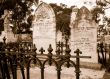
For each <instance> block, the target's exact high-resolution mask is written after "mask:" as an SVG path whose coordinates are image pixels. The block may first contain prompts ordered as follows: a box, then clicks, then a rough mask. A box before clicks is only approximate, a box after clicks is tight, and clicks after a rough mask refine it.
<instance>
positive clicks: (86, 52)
mask: <svg viewBox="0 0 110 79" xmlns="http://www.w3.org/2000/svg"><path fill="white" fill-rule="evenodd" d="M71 16H72V17H71V24H70V27H71V39H70V44H71V45H70V47H71V49H72V52H71V54H72V55H74V51H75V50H76V49H80V50H81V51H82V55H83V56H91V58H90V59H81V62H86V63H87V62H88V63H87V64H89V63H98V55H97V27H98V26H97V24H96V23H95V21H93V20H92V14H91V13H90V11H89V10H88V9H87V8H86V7H84V6H83V7H81V8H80V9H76V10H73V12H72V15H71ZM74 17H76V18H74ZM87 64H86V65H87Z"/></svg>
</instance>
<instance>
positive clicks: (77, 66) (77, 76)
mask: <svg viewBox="0 0 110 79" xmlns="http://www.w3.org/2000/svg"><path fill="white" fill-rule="evenodd" d="M74 53H76V70H75V72H76V79H80V72H81V71H80V56H79V54H82V52H81V51H80V50H79V49H77V50H76V51H75V52H74Z"/></svg>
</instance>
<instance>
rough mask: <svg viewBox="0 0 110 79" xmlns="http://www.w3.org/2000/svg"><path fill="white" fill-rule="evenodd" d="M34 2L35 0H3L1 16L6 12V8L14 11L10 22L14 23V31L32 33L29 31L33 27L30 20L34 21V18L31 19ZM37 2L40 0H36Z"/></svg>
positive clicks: (0, 9)
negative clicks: (31, 7)
mask: <svg viewBox="0 0 110 79" xmlns="http://www.w3.org/2000/svg"><path fill="white" fill-rule="evenodd" d="M33 2H34V0H1V1H0V18H1V17H2V15H3V14H4V10H9V11H10V12H11V13H12V15H11V18H10V22H11V23H12V24H13V27H12V30H13V32H14V33H30V31H29V28H30V27H31V23H30V22H32V21H31V20H32V19H29V18H30V16H31V9H30V6H31V5H32V3H33ZM36 2H38V0H36ZM27 17H28V18H27ZM31 18H32V17H31ZM27 20H28V21H27ZM29 20H30V21H29ZM0 23H2V22H0ZM1 27H3V26H1ZM24 30H25V32H24Z"/></svg>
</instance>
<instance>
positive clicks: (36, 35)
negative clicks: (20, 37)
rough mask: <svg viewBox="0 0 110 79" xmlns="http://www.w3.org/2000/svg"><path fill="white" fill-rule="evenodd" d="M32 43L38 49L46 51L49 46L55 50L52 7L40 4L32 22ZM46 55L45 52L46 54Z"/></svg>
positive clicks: (54, 20) (54, 22) (54, 21)
mask: <svg viewBox="0 0 110 79" xmlns="http://www.w3.org/2000/svg"><path fill="white" fill-rule="evenodd" d="M33 43H34V44H35V45H36V47H37V48H38V49H40V48H41V47H43V48H44V49H45V50H46V51H47V48H48V47H49V44H52V47H53V48H54V50H55V48H56V44H55V43H56V19H55V13H54V11H53V9H52V7H51V6H50V5H48V4H46V3H44V2H42V3H41V4H40V5H39V6H38V8H37V10H36V12H35V20H34V21H33ZM46 53H47V52H46Z"/></svg>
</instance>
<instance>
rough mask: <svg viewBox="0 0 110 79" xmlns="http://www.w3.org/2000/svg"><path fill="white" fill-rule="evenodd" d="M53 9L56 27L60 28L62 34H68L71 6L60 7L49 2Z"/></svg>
mask: <svg viewBox="0 0 110 79" xmlns="http://www.w3.org/2000/svg"><path fill="white" fill-rule="evenodd" d="M50 5H51V6H52V8H53V9H54V11H55V15H56V29H57V31H58V30H60V31H61V32H62V33H63V34H66V35H70V27H69V24H70V16H71V12H72V10H71V8H62V7H61V6H58V5H57V4H50Z"/></svg>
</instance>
